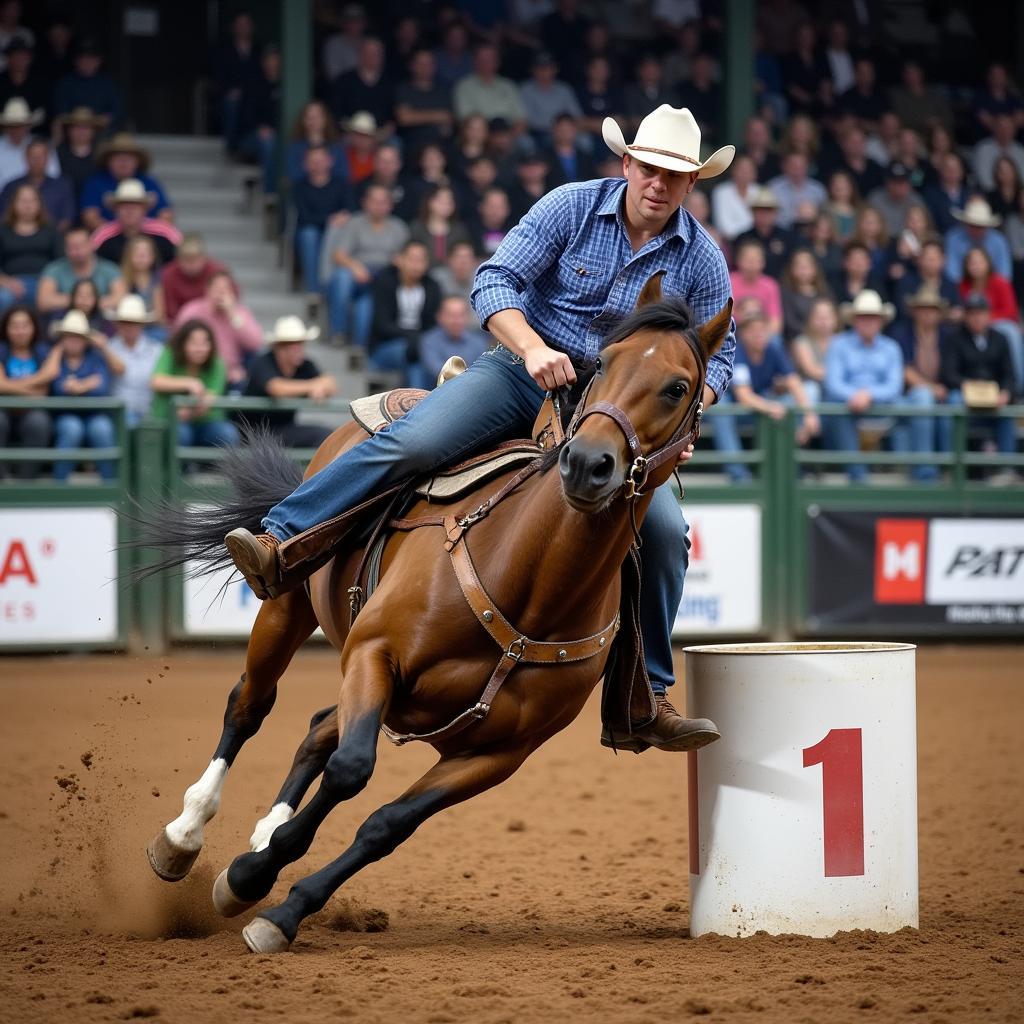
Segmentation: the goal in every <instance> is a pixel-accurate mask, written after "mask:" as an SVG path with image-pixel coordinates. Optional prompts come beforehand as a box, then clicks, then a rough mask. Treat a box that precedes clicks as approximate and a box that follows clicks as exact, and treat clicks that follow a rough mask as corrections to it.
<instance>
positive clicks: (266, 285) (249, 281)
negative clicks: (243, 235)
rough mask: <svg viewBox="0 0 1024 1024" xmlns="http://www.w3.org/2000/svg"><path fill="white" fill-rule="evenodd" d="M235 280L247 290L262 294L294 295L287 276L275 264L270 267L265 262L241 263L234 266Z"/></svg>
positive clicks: (236, 262) (237, 262) (239, 261)
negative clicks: (257, 291)
mask: <svg viewBox="0 0 1024 1024" xmlns="http://www.w3.org/2000/svg"><path fill="white" fill-rule="evenodd" d="M233 270H234V275H235V280H236V281H237V282H238V283H239V284H240V285H241V286H242V287H243V288H245V289H246V291H249V290H259V291H262V292H277V293H280V294H282V295H293V294H295V293H293V292H292V291H291V289H290V288H288V286H287V282H286V281H285V275H284V274H283V273H282V271H281V268H280V267H278V266H277V263H276V262H275V263H274V264H273V265H268V264H267V263H266V262H265V261H264V260H259V261H256V260H250V261H245V262H243V261H241V260H236V261H235V263H234V264H233ZM300 297H301V296H300Z"/></svg>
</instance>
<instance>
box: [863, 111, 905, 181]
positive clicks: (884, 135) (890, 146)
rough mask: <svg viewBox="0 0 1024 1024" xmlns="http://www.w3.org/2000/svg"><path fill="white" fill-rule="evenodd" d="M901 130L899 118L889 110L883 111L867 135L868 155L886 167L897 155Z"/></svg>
mask: <svg viewBox="0 0 1024 1024" xmlns="http://www.w3.org/2000/svg"><path fill="white" fill-rule="evenodd" d="M902 130H903V125H902V124H901V123H900V119H899V118H898V117H897V116H896V115H895V114H894V113H893V112H892V111H891V110H885V111H883V112H882V116H881V117H880V118H879V119H878V127H877V129H876V130H875V132H874V133H873V134H872V135H870V136H869V137H868V141H867V154H868V156H870V157H871V159H872V160H874V161H875V162H876V163H879V164H881V165H882V166H883V167H888V166H889V164H891V163H892V162H893V160H895V159H896V158H897V157H898V155H899V149H900V132H901V131H902Z"/></svg>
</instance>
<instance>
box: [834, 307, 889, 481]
mask: <svg viewBox="0 0 1024 1024" xmlns="http://www.w3.org/2000/svg"><path fill="white" fill-rule="evenodd" d="M840 312H841V313H842V315H843V317H844V318H845V319H846V320H847V322H848V323H850V324H851V327H852V329H851V330H848V331H844V332H842V333H841V334H837V335H836V336H835V337H834V338H833V339H832V344H831V345H829V348H828V355H827V356H826V359H825V401H827V402H842V403H843V404H844V405H845V406H846V407H847V408H848V409H849V410H850V413H851V415H847V416H826V417H825V422H824V436H825V441H826V447H828V448H830V449H832V451H839V452H855V451H857V450H858V449H859V448H860V444H859V438H858V434H857V420H856V419H855V417H862V416H864V415H865V414H866V413H867V412H868V410H869V409H870V408H871V407H872V406H873V405H877V404H884V403H886V402H895V401H898V400H899V397H900V395H901V394H902V393H903V353H902V351H901V350H900V346H899V343H898V342H896V341H893V339H892V338H890V337H888V336H887V335H885V334H883V333H882V327H883V325H884V324H886V323H888V322H889V321H890V320H891V319H892V318H893V315H894V313H895V310H894V309H893V307H892V305H891V304H890V303H888V302H882V297H881V296H880V295H879V294H878V292H876V291H873V290H872V289H870V288H865V289H864V290H863V291H862V292H861V293H860V294H859V295H857V296H856V298H854V300H853V302H851V303H849V304H847V303H844V304H843V305H842V307H841V308H840ZM847 475H848V476H849V478H850V481H851V482H853V483H864V482H865V481H866V480H867V478H868V471H867V467H866V466H862V465H852V464H851V465H849V466H847Z"/></svg>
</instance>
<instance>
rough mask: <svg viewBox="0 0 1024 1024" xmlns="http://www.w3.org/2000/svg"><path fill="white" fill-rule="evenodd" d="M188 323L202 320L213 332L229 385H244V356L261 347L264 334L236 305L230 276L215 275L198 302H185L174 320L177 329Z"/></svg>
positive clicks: (237, 302) (248, 315)
mask: <svg viewBox="0 0 1024 1024" xmlns="http://www.w3.org/2000/svg"><path fill="white" fill-rule="evenodd" d="M187 320H202V321H203V322H204V323H206V324H208V325H209V327H210V330H211V331H213V337H214V341H216V343H217V354H218V355H219V356H220V357H221V359H223V360H224V364H225V365H226V366H227V369H228V385H229V387H230V386H231V385H236V386H237V385H239V384H242V383H243V382H244V381H245V378H246V371H245V363H246V356H247V355H249V354H252V353H254V352H258V351H259V350H260V349H261V348H262V347H263V331H262V329H261V328H260V325H259V324H258V323H257V322H256V317H254V316H253V315H252V313H251V312H249V310H248V309H246V308H245V306H243V305H242V304H241V302H239V301H238V296H237V295H236V294H235V286H234V283H233V282H232V280H231V275H230V274H228V273H227V272H225V271H220V272H218V273H216V274H214V275H213V276H212V277H211V278H210V281H209V283H208V284H207V286H206V294H205V295H204V296H203V297H202V298H201V299H193V300H192V301H191V302H186V303H185V305H184V306H182V307H181V309H179V310H178V315H177V316H176V317H175V318H174V326H175V327H176V328H177V327H180V326H181V325H182V324H183V323H185V322H186V321H187Z"/></svg>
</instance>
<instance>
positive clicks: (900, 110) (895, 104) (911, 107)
mask: <svg viewBox="0 0 1024 1024" xmlns="http://www.w3.org/2000/svg"><path fill="white" fill-rule="evenodd" d="M889 102H890V104H891V105H892V109H893V111H894V112H895V114H896V116H897V117H898V118H899V119H900V121H901V122H902V123H903V124H904V125H906V127H908V128H913V129H914V131H916V132H917V133H918V135H924V134H925V133H926V132H927V130H928V128H929V126H930V125H932V124H933V123H935V122H938V123H939V124H941V125H943V126H944V127H946V128H949V129H950V130H952V128H953V111H952V110H951V109H950V106H949V103H948V101H947V100H946V98H945V97H944V96H942V95H941V94H940V93H939V92H938V91H937V90H935V89H932V88H931V87H930V86H929V85H928V84H927V82H926V81H925V77H924V69H923V68H922V67H921V65H920V64H918V63H917V61H913V60H908V61H907V62H906V63H905V64H904V65H903V74H902V84H901V85H899V86H897V87H896V88H894V89H892V90H891V91H890V93H889Z"/></svg>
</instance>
